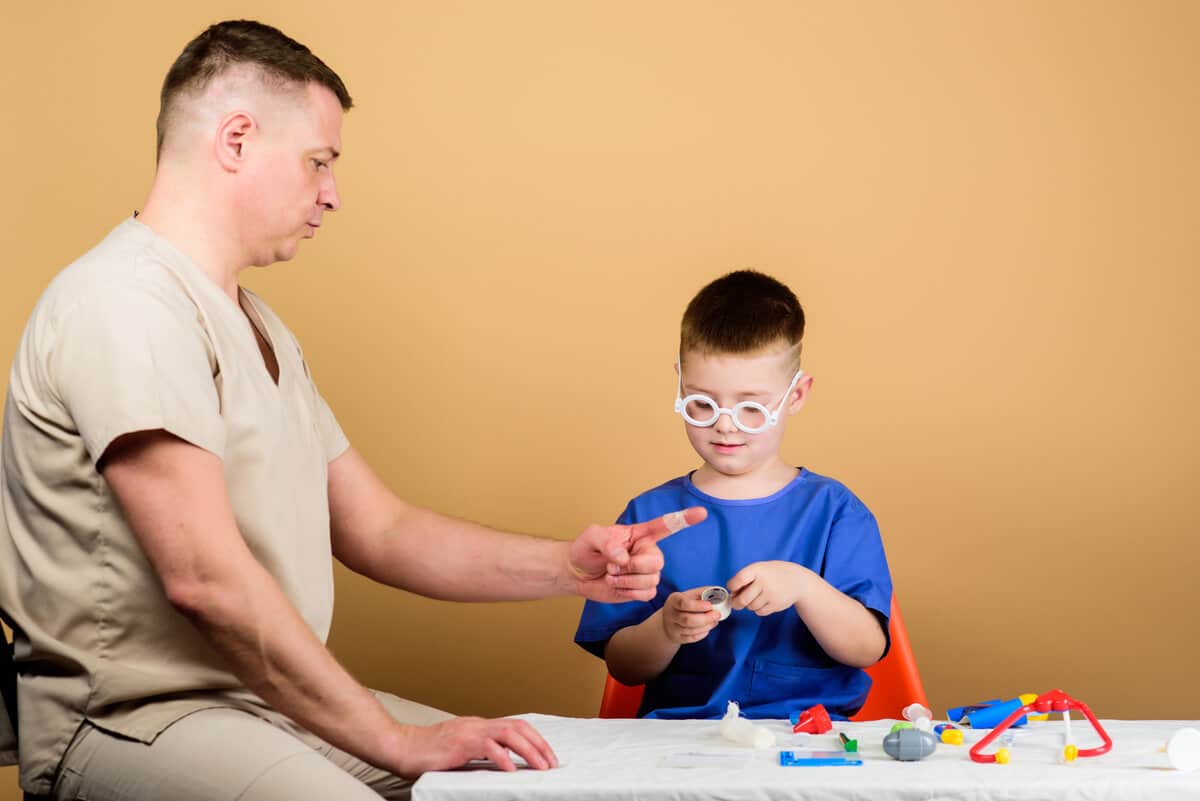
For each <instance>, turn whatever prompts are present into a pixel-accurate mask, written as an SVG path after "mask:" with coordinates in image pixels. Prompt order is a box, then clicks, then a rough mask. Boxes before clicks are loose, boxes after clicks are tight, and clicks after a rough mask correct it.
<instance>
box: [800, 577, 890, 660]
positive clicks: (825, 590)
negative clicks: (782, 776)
mask: <svg viewBox="0 0 1200 801" xmlns="http://www.w3.org/2000/svg"><path fill="white" fill-rule="evenodd" d="M813 578H814V579H816V580H815V581H813V582H811V586H810V587H809V588H808V589H807V590H806V591H805V592H804V593H803V594H802V595H801V597H800V600H798V601H796V603H795V604H794V606H793V608H794V609H795V610H796V614H798V615H800V618H801V619H802V620H803V621H804V625H806V626H807V627H808V630H809V631H811V632H812V635H813V637H815V638H816V640H817V642H818V643H819V644H820V646H821V648H822V649H824V651H825V653H827V654H829V656H830V657H832V658H833V659H836V660H837V661H838V662H841V663H842V664H845V665H852V666H854V667H860V668H865V667H870V666H871V665H873V664H875V663H876V662H878V661H879V657H880V656H882V655H883V648H884V646H885V645H886V644H887V638H886V637H885V635H884V633H883V628H882V627H881V626H880V624H879V619H878V618H877V617H875V615H874V614H873V613H872V612H871V610H870V609H867V608H866V607H865V606H863V605H862V604H861V603H859V602H858V601H857V600H855V599H854V598H851V597H850V596H849V595H846V594H845V593H843V592H841V591H839V590H837V589H835V588H834V587H833V585H831V584H829V583H828V582H827V581H825V580H824V579H822V578H821V577H820V576H817V575H816V574H815V573H814V574H813Z"/></svg>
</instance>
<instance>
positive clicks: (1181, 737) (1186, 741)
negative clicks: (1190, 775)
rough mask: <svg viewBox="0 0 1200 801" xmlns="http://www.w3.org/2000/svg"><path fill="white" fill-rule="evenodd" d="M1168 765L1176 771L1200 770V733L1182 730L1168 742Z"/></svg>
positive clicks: (1193, 730)
mask: <svg viewBox="0 0 1200 801" xmlns="http://www.w3.org/2000/svg"><path fill="white" fill-rule="evenodd" d="M1166 752H1167V763H1168V764H1170V766H1171V767H1173V768H1175V770H1182V771H1189V770H1196V769H1197V768H1200V731H1197V730H1196V729H1190V728H1188V729H1180V730H1179V731H1177V732H1175V733H1174V734H1172V735H1171V739H1169V740H1167V747H1166Z"/></svg>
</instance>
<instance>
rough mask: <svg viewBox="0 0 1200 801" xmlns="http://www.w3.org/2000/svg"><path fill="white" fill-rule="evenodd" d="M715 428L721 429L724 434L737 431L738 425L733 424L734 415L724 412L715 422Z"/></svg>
mask: <svg viewBox="0 0 1200 801" xmlns="http://www.w3.org/2000/svg"><path fill="white" fill-rule="evenodd" d="M713 428H715V429H716V430H717V431H720V432H721V433H722V434H732V433H733V432H734V431H737V426H735V425H734V424H733V415H731V414H722V415H721V416H719V417H718V418H717V422H716V423H714V424H713Z"/></svg>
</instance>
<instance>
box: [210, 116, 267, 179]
mask: <svg viewBox="0 0 1200 801" xmlns="http://www.w3.org/2000/svg"><path fill="white" fill-rule="evenodd" d="M257 130H258V123H257V122H255V120H254V117H253V116H251V115H250V112H248V111H234V112H230V113H229V114H227V115H225V117H224V118H223V119H222V120H221V124H220V125H218V126H217V139H216V142H215V146H216V156H217V163H219V164H220V165H221V167H222V168H223V169H224V170H225V171H226V172H238V171H239V170H240V169H241V168H242V166H243V165H244V164H245V162H246V146H247V143H248V142H249V139H250V136H251V134H253V133H254V132H255V131H257Z"/></svg>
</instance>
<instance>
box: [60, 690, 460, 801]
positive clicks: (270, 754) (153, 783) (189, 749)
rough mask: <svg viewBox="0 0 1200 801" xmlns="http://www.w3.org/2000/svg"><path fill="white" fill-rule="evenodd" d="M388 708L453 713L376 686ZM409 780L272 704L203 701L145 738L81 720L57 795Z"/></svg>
mask: <svg viewBox="0 0 1200 801" xmlns="http://www.w3.org/2000/svg"><path fill="white" fill-rule="evenodd" d="M375 695H376V697H378V698H379V700H380V701H381V702H382V703H383V705H384V707H385V708H387V710H388V712H389V713H390V714H391V715H392V717H394V718H396V719H397V720H399V721H401V722H403V723H412V724H416V725H422V726H423V725H430V724H432V723H437V722H439V721H443V720H448V719H450V718H452V717H453V715H450V714H449V713H446V712H442V711H441V710H438V709H434V708H432V707H428V706H424V705H422V704H418V703H415V702H413V701H405V700H404V699H401V698H397V697H396V696H394V695H389V694H387V693H382V692H376V693H375ZM411 789H412V782H411V781H409V780H408V779H402V778H400V777H399V776H395V775H393V774H391V773H387V772H386V771H383V770H380V769H379V768H376V767H372V766H371V765H368V764H367V763H365V762H363V761H362V760H360V759H358V758H357V757H353V756H350V755H349V754H347V753H346V752H345V751H342V750H340V749H338V748H334V747H333V746H332V745H330V744H328V743H326V742H325V741H324V740H321V739H320V738H319V737H317V736H316V735H314V734H312V733H311V732H308V731H306V730H304V729H302V728H300V727H299V726H297V725H296V724H295V723H294V722H292V721H291V720H290V719H289V718H287V717H285V716H283V715H281V714H279V713H278V712H275V711H273V710H270V709H263V710H262V711H261V714H250V713H248V712H243V711H241V710H237V709H229V708H220V709H203V710H200V711H199V712H193V713H192V714H190V715H188V716H187V717H184V718H181V719H180V720H177V721H176V722H175V723H172V724H171V725H170V726H168V727H167V728H166V729H165V730H164V731H163V732H162V733H161V734H159V735H158V737H157V738H155V740H154V742H153V743H151V744H149V745H147V744H146V743H141V742H138V741H136V740H129V739H126V738H123V737H118V736H116V735H113V734H110V733H109V732H106V731H104V730H103V729H98V728H96V727H95V726H92V725H91V724H88V723H85V724H84V725H83V727H82V728H81V729H80V731H79V734H78V735H76V737H75V739H74V740H73V741H72V743H71V746H70V748H68V749H67V753H66V755H65V756H64V757H63V761H62V765H61V766H60V768H59V773H58V780H57V781H56V782H55V787H54V792H53V793H52V794H51V798H53V799H55V801H76V799H81V800H84V799H85V800H86V801H302V799H313V801H360V799H361V801H379V798H380V797H381V796H382V797H383V798H387V799H407V798H409V794H410V791H411Z"/></svg>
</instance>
